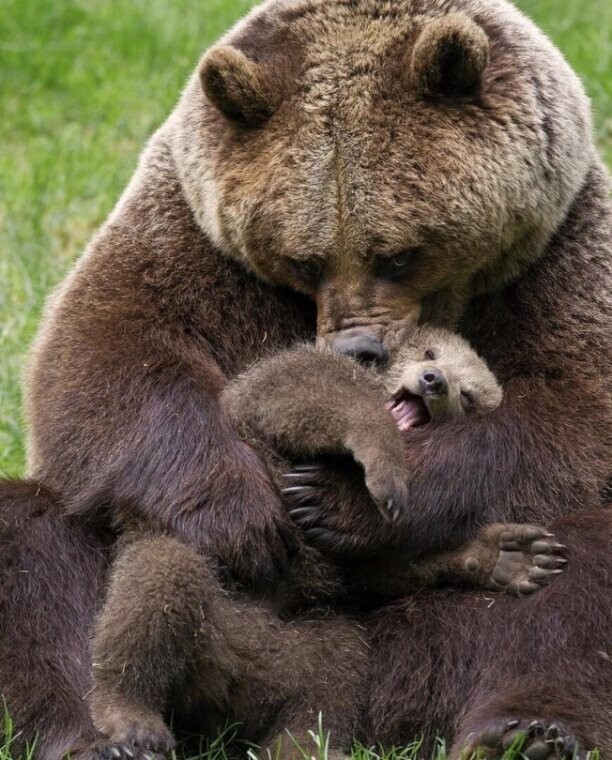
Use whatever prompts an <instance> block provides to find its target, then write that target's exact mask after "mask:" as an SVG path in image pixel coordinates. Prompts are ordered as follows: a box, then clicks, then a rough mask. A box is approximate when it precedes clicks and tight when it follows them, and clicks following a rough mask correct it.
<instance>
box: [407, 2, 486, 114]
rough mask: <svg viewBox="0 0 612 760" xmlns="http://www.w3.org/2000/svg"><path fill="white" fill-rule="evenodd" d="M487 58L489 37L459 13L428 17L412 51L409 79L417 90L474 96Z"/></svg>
mask: <svg viewBox="0 0 612 760" xmlns="http://www.w3.org/2000/svg"><path fill="white" fill-rule="evenodd" d="M488 62H489V38H488V37H487V35H486V33H485V31H484V29H483V28H482V27H481V26H479V25H478V24H477V23H476V22H474V21H472V20H471V19H470V18H468V17H467V16H465V15H463V14H462V13H450V14H448V15H447V16H443V17H442V18H437V19H434V20H433V21H430V22H429V23H428V24H427V25H426V26H425V28H424V29H423V31H422V32H421V34H420V35H419V37H418V38H417V41H416V43H415V45H414V49H413V51H412V66H411V68H412V79H413V82H414V83H415V85H416V88H417V90H418V91H419V92H420V93H421V94H422V95H425V96H429V97H434V98H436V97H437V98H449V99H452V98H463V97H472V96H475V95H476V94H477V93H478V91H479V89H480V84H481V82H482V75H483V73H484V70H485V69H486V67H487V64H488Z"/></svg>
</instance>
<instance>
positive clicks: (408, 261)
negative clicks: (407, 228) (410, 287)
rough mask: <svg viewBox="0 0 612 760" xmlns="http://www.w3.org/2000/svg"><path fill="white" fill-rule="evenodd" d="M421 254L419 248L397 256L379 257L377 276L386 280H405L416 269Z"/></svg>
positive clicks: (409, 249)
mask: <svg viewBox="0 0 612 760" xmlns="http://www.w3.org/2000/svg"><path fill="white" fill-rule="evenodd" d="M419 254H420V250H419V249H418V248H408V249H406V250H405V251H402V252H401V253H397V254H396V255H395V256H378V257H377V259H376V274H377V276H378V277H383V278H384V279H386V280H403V279H404V278H405V277H408V276H409V275H411V274H412V273H413V272H414V270H415V269H416V266H417V264H418V261H419Z"/></svg>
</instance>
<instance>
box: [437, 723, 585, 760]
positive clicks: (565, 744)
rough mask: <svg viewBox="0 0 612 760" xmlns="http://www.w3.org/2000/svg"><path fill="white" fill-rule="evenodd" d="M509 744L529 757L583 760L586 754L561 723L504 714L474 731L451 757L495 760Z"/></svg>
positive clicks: (466, 759) (467, 759) (545, 759)
mask: <svg viewBox="0 0 612 760" xmlns="http://www.w3.org/2000/svg"><path fill="white" fill-rule="evenodd" d="M510 747H516V749H517V750H518V751H519V752H520V755H519V756H520V757H524V758H527V760H582V759H583V758H584V757H585V756H586V753H585V752H584V750H583V749H582V748H581V747H580V746H579V744H578V741H577V740H576V738H575V737H574V736H573V735H572V733H571V732H570V731H568V730H567V729H565V728H563V727H562V726H561V725H560V724H558V723H554V722H553V723H550V722H547V721H540V720H531V721H529V720H517V719H511V718H502V719H499V720H493V721H491V722H489V723H487V724H486V725H485V726H484V727H483V728H482V729H479V730H477V731H476V732H472V733H471V734H470V736H469V738H468V741H467V743H466V744H465V745H464V746H463V747H462V749H461V750H460V751H459V752H458V753H454V752H451V755H450V757H451V758H460V760H470V758H477V757H479V758H485V759H486V760H496V758H501V757H502V756H503V755H504V753H505V752H506V751H507V750H508V749H509V748H510Z"/></svg>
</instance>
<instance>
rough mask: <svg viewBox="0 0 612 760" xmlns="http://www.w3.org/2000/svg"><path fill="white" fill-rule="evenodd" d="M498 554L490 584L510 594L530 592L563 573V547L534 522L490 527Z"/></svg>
mask: <svg viewBox="0 0 612 760" xmlns="http://www.w3.org/2000/svg"><path fill="white" fill-rule="evenodd" d="M492 530H493V531H497V535H498V538H497V540H498V546H499V555H498V558H497V562H496V563H495V567H494V568H493V572H492V574H491V580H492V586H493V587H494V588H498V589H503V590H504V591H507V592H508V593H510V594H519V595H527V594H533V592H534V591H537V590H538V589H540V588H541V587H542V586H545V585H547V584H548V583H550V581H551V580H553V579H554V578H555V577H556V576H557V575H559V574H560V573H562V572H563V569H564V567H565V565H566V564H567V560H566V559H565V557H564V556H563V555H564V553H565V551H566V547H565V546H563V544H560V543H558V542H557V541H556V540H555V537H554V536H553V535H552V533H548V532H547V531H546V530H545V529H544V528H540V527H538V526H536V525H514V524H507V525H501V526H492Z"/></svg>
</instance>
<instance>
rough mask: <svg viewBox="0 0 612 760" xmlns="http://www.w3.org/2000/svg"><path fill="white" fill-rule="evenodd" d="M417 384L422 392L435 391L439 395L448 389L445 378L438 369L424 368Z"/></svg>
mask: <svg viewBox="0 0 612 760" xmlns="http://www.w3.org/2000/svg"><path fill="white" fill-rule="evenodd" d="M419 385H420V386H421V390H422V391H423V393H435V394H436V395H438V396H441V395H442V394H443V393H446V392H447V391H448V383H447V382H446V378H445V377H444V375H443V374H442V373H441V372H440V370H438V369H428V370H425V372H423V373H422V374H421V376H420V377H419Z"/></svg>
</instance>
